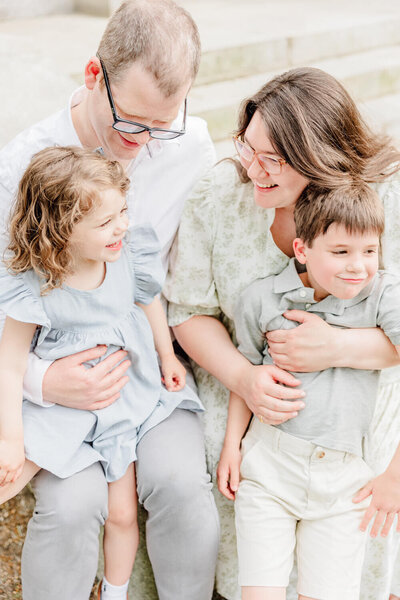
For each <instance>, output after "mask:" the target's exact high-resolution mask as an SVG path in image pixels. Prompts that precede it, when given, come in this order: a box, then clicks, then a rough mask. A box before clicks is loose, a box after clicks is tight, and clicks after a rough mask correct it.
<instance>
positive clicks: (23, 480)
mask: <svg viewBox="0 0 400 600" xmlns="http://www.w3.org/2000/svg"><path fill="white" fill-rule="evenodd" d="M38 471H40V467H38V466H37V465H36V464H35V463H33V462H31V461H30V460H26V461H25V463H24V467H23V469H22V473H21V475H20V476H19V477H18V479H17V480H16V481H13V482H12V483H6V484H5V485H2V486H1V487H0V504H4V502H7V500H10V499H11V498H14V496H16V495H17V494H19V492H20V491H21V490H23V489H24V487H25V486H26V484H27V483H29V482H30V480H31V479H32V478H33V477H34V476H35V475H36V473H37V472H38Z"/></svg>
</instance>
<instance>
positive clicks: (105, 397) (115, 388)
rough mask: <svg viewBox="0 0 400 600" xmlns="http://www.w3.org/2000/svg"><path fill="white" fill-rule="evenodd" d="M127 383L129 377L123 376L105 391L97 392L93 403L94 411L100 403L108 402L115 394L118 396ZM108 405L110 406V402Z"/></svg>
mask: <svg viewBox="0 0 400 600" xmlns="http://www.w3.org/2000/svg"><path fill="white" fill-rule="evenodd" d="M128 381H129V377H128V376H127V375H125V376H124V377H121V378H120V379H119V380H118V381H116V382H115V383H114V384H113V385H111V386H110V387H108V388H107V389H105V390H103V391H101V392H99V393H98V394H97V396H96V400H95V401H94V403H93V404H94V405H95V406H96V408H95V410H97V409H98V408H99V405H100V404H101V403H103V402H108V401H109V400H110V399H111V397H113V396H115V395H116V394H119V392H120V391H121V390H122V388H123V387H124V385H125V384H126V383H127V382H128ZM108 403H109V404H111V402H108ZM106 406H108V404H106Z"/></svg>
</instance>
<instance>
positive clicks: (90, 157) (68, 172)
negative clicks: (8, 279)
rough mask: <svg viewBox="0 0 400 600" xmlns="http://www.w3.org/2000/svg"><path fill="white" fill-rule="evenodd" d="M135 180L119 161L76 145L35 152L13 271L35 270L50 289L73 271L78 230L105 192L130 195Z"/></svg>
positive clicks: (10, 256) (20, 207)
mask: <svg viewBox="0 0 400 600" xmlns="http://www.w3.org/2000/svg"><path fill="white" fill-rule="evenodd" d="M128 188H129V179H128V178H127V177H126V175H125V172H124V170H123V168H122V166H121V165H120V163H118V162H117V161H111V160H108V159H106V158H105V157H104V156H102V155H100V154H98V153H96V152H93V151H91V150H85V149H83V148H79V147H75V146H65V147H62V146H55V147H50V148H45V149H44V150H41V151H40V152H38V153H37V154H35V155H34V156H33V157H32V160H31V162H30V163H29V165H28V167H27V169H26V171H25V173H24V174H23V176H22V179H21V181H20V184H19V188H18V192H17V198H16V202H15V205H14V208H13V212H12V215H11V222H10V243H9V245H8V248H7V251H6V252H7V258H6V261H5V262H6V264H7V266H8V268H9V269H10V270H11V271H12V272H13V273H22V272H24V271H28V270H29V269H33V270H34V271H35V272H36V273H37V274H38V275H39V277H40V278H43V279H44V281H45V284H44V286H43V288H42V292H43V293H46V292H48V291H50V290H51V289H53V288H55V287H59V286H61V284H62V282H63V280H64V279H65V276H66V275H68V274H69V273H70V272H71V264H72V257H71V253H70V249H69V239H70V236H71V232H72V229H73V227H74V225H76V223H78V222H79V221H80V220H81V219H82V218H83V217H84V216H85V215H86V214H88V213H89V212H90V211H91V210H92V208H94V207H95V206H96V203H97V202H98V201H99V199H100V196H101V192H102V191H104V190H108V189H116V190H118V191H120V192H121V194H125V193H126V192H127V191H128Z"/></svg>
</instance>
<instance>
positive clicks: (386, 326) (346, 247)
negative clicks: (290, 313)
mask: <svg viewBox="0 0 400 600" xmlns="http://www.w3.org/2000/svg"><path fill="white" fill-rule="evenodd" d="M294 217H295V223H296V235H297V238H296V239H295V240H294V242H293V249H294V254H295V258H293V259H291V261H290V263H289V265H288V266H287V267H286V268H285V269H284V270H283V271H282V273H280V274H279V275H274V276H271V277H267V278H265V279H259V280H257V281H255V282H253V283H252V284H251V285H250V286H249V287H248V288H247V289H246V290H245V291H244V292H243V293H242V295H241V298H240V300H239V304H238V306H237V310H236V314H235V319H234V320H235V326H236V334H237V340H238V344H239V350H240V351H241V352H242V354H243V355H244V356H246V357H247V358H248V359H249V360H250V361H251V362H252V363H253V364H272V359H271V357H270V356H269V353H268V347H267V344H266V339H265V333H266V332H267V331H271V330H275V329H283V328H286V329H288V328H292V327H295V326H296V324H295V323H294V322H293V321H289V320H287V319H285V317H284V313H285V311H286V310H290V309H301V310H307V311H310V312H313V313H315V314H317V315H318V316H320V317H322V318H323V319H324V320H325V321H326V322H327V323H329V324H331V325H334V326H336V327H354V328H361V327H376V326H380V327H381V328H382V329H383V330H384V332H385V333H386V335H387V336H388V337H389V338H390V340H391V341H392V343H393V344H394V345H395V346H396V349H397V351H398V352H399V353H400V282H399V281H398V280H396V278H395V277H394V276H393V275H391V274H389V273H385V272H383V271H378V266H379V236H380V235H381V233H382V232H383V228H384V213H383V207H382V205H381V203H380V200H379V198H378V197H377V195H376V194H375V193H374V192H373V191H372V190H371V189H370V188H369V187H368V186H366V185H365V184H362V183H354V184H353V185H351V186H346V187H344V186H343V188H341V189H339V190H335V191H333V192H329V193H323V192H321V191H319V190H317V189H315V188H312V187H311V186H309V187H308V188H306V190H305V192H303V194H302V196H301V197H300V199H299V200H298V202H297V204H296V208H295V214H294ZM302 265H305V269H304V268H303V269H302V268H301V267H302ZM296 377H297V378H298V379H300V380H301V382H302V388H303V390H304V391H305V392H306V397H305V403H306V407H305V408H304V409H303V411H301V412H300V413H299V414H298V416H297V417H296V418H295V419H290V420H289V421H287V422H285V423H283V424H281V425H278V426H270V425H266V424H264V423H263V422H262V419H260V420H257V419H252V421H251V423H250V427H249V430H248V432H247V433H246V435H245V437H244V439H243V440H242V437H243V435H244V434H245V432H246V429H247V427H248V424H249V420H250V418H251V416H252V415H251V413H250V411H249V409H248V408H247V406H246V404H245V403H244V401H242V399H241V398H239V397H238V396H236V395H234V394H231V399H230V406H229V414H228V423H227V430H226V435H225V442H224V447H223V450H222V453H221V459H220V465H219V469H218V481H219V490H220V491H221V493H223V494H224V495H225V496H226V497H227V498H230V499H236V503H235V510H236V528H237V540H238V554H239V583H240V585H241V586H242V598H243V600H284V599H285V598H286V586H287V585H288V582H289V574H290V571H291V569H292V564H293V552H294V548H295V545H296V544H297V562H298V593H299V598H300V599H304V600H306V599H307V600H308V599H311V600H314V599H315V600H338V599H339V598H340V600H358V598H359V588H360V579H361V568H362V562H363V556H364V547H365V535H363V534H362V531H363V530H365V528H366V526H367V524H368V522H369V521H370V520H371V518H372V517H373V516H374V514H375V511H376V510H377V508H376V506H379V507H381V510H380V511H378V515H377V517H376V519H375V523H374V526H373V529H372V532H371V534H372V535H376V533H377V530H378V529H379V528H380V527H381V526H382V524H383V522H384V521H385V519H386V521H385V524H384V526H383V529H382V535H387V533H388V531H389V529H390V527H391V525H392V523H393V520H394V518H395V515H396V512H398V511H400V449H399V448H398V449H397V451H396V453H395V455H394V457H393V459H392V461H391V463H390V465H389V467H388V468H387V470H386V471H385V472H384V473H383V474H382V475H380V476H379V477H377V478H376V479H374V480H373V481H372V482H371V483H370V484H369V485H368V486H367V485H366V484H367V483H368V482H369V481H370V479H371V478H372V471H371V469H370V468H369V467H368V465H367V464H366V463H365V462H364V460H363V439H364V436H365V435H366V433H367V430H368V427H369V423H370V421H371V418H372V414H373V410H374V403H375V397H376V393H377V386H378V379H379V372H378V371H366V370H355V369H348V368H331V369H326V370H325V371H321V372H313V373H296ZM240 447H241V451H240ZM239 469H240V480H241V481H240V486H239V485H238V484H239ZM364 486H365V487H364ZM360 488H364V489H363V490H361V492H359V490H360ZM357 492H359V493H358V494H357V495H356V496H355V494H356V493H357ZM370 494H372V496H373V499H372V502H371V505H370V507H369V508H368V509H367V511H366V513H365V514H364V518H363V519H362V514H363V513H364V511H365V508H366V506H367V504H368V501H367V497H368V496H369V495H370ZM375 500H378V502H376V501H375ZM382 506H384V507H385V509H382ZM360 523H361V524H360Z"/></svg>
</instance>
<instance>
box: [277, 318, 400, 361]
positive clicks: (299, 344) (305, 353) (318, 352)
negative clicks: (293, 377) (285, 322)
mask: <svg viewBox="0 0 400 600" xmlns="http://www.w3.org/2000/svg"><path fill="white" fill-rule="evenodd" d="M284 316H285V317H286V318H287V319H291V320H294V321H298V322H299V323H300V325H299V327H296V328H295V329H290V330H283V329H278V330H276V331H270V332H268V333H267V334H266V337H267V340H268V351H269V353H270V355H271V357H272V360H273V361H274V363H275V364H276V365H277V366H278V367H280V368H281V369H287V370H288V371H297V372H311V371H323V370H324V369H327V368H329V367H350V368H352V369H385V368H387V367H393V366H395V365H398V364H400V358H399V356H398V354H397V352H396V349H395V347H394V346H393V345H392V343H391V342H390V340H389V338H388V337H386V335H385V334H384V333H383V331H382V330H381V329H379V328H375V329H341V328H337V327H332V326H331V325H328V324H327V323H326V322H325V321H323V320H322V319H321V318H320V317H318V316H317V315H313V314H310V313H307V312H304V311H301V310H291V311H288V312H286V313H285V315H284Z"/></svg>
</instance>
